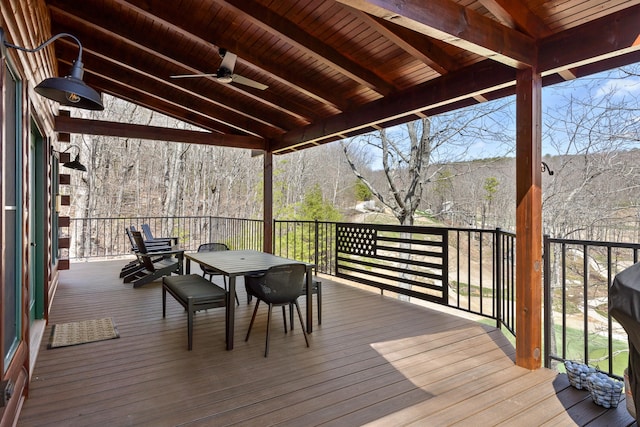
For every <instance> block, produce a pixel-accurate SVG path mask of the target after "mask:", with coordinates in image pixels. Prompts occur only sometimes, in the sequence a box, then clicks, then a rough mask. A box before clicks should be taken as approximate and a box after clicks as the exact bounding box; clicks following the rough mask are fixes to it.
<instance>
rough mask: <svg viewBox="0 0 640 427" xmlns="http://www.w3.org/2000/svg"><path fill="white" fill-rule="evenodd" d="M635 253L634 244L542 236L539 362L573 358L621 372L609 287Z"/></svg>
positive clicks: (621, 343)
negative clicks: (542, 358) (541, 344)
mask: <svg viewBox="0 0 640 427" xmlns="http://www.w3.org/2000/svg"><path fill="white" fill-rule="evenodd" d="M639 252H640V244H633V243H613V242H599V241H590V240H568V239H553V238H550V237H549V236H545V237H544V254H545V256H544V271H545V275H544V354H545V366H547V367H550V368H553V367H555V365H556V364H557V363H558V362H562V361H564V360H573V361H576V360H577V361H581V362H584V363H587V364H589V365H591V366H594V367H597V368H598V369H599V370H600V371H603V372H606V373H608V374H609V375H613V376H616V377H618V378H620V377H621V376H622V375H623V371H624V368H625V367H626V366H627V362H628V351H629V349H628V341H627V335H626V333H625V331H624V329H623V328H622V327H621V326H620V325H619V324H618V323H617V322H616V321H615V319H612V317H611V316H610V315H609V310H608V302H609V298H608V297H609V288H610V286H611V284H612V282H613V278H614V277H615V275H616V274H617V273H619V272H620V271H622V270H624V269H625V268H627V267H629V266H631V265H633V264H635V263H636V262H638V254H639Z"/></svg>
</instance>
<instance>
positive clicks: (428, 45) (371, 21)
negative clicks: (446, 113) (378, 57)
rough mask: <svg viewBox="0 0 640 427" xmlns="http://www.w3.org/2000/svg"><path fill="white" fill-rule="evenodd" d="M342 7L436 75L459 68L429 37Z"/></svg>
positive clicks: (356, 10) (350, 8)
mask: <svg viewBox="0 0 640 427" xmlns="http://www.w3.org/2000/svg"><path fill="white" fill-rule="evenodd" d="M343 7H344V8H346V9H347V10H349V13H351V14H352V15H354V16H356V17H358V19H360V20H362V21H364V22H366V23H367V25H368V26H370V27H372V28H373V29H374V30H376V31H377V32H378V33H380V34H382V35H383V36H385V37H386V38H388V39H389V40H391V41H392V42H394V43H395V44H396V45H397V46H398V47H400V48H401V49H403V50H404V51H405V52H407V53H408V54H409V55H411V56H413V57H414V58H416V59H418V60H419V61H422V62H423V63H424V64H426V65H428V66H429V67H431V68H432V69H433V70H435V71H436V72H437V73H438V74H441V75H442V74H447V73H448V72H449V71H453V70H456V69H458V68H460V65H459V64H458V63H457V62H456V61H454V60H453V58H451V57H450V56H449V55H448V54H447V53H446V52H445V51H444V50H443V49H441V48H440V47H439V46H438V45H436V44H435V43H434V42H433V41H432V39H430V38H429V37H427V36H425V35H423V34H420V33H416V32H415V31H412V30H409V29H408V28H405V27H402V26H400V25H396V24H394V23H393V22H390V21H387V20H384V19H380V18H377V17H374V16H371V15H369V14H367V13H364V12H362V11H361V10H358V9H354V8H352V7H349V6H347V5H343Z"/></svg>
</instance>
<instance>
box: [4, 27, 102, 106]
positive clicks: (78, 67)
mask: <svg viewBox="0 0 640 427" xmlns="http://www.w3.org/2000/svg"><path fill="white" fill-rule="evenodd" d="M60 37H69V38H71V39H73V40H74V41H75V42H76V43H77V44H78V47H79V50H78V58H77V59H76V60H75V61H74V62H73V65H72V67H71V72H70V73H69V75H68V76H67V77H49V78H48V79H45V80H43V81H42V82H40V84H39V85H38V86H36V88H35V91H36V92H37V93H38V94H40V95H42V96H44V97H45V98H49V99H52V100H54V101H56V102H59V103H60V104H61V105H66V106H69V107H76V108H83V109H85V110H104V106H103V105H102V98H100V95H99V94H98V92H96V91H95V90H93V89H92V88H90V87H89V86H87V85H86V84H85V82H83V81H82V76H83V75H84V70H83V69H82V44H81V43H80V40H78V39H77V38H76V37H75V36H74V35H72V34H68V33H60V34H57V35H55V36H53V37H51V38H50V39H49V40H47V41H45V42H44V43H42V44H41V45H40V46H38V47H36V48H33V49H27V48H24V47H21V46H16V45H14V44H11V43H9V42H8V41H7V40H6V39H5V37H4V30H3V29H2V28H0V40H1V41H2V49H4V48H11V49H17V50H21V51H23V52H29V53H33V52H37V51H39V50H40V49H43V48H44V47H46V46H47V45H49V44H50V43H52V42H53V41H55V40H57V39H59V38H60Z"/></svg>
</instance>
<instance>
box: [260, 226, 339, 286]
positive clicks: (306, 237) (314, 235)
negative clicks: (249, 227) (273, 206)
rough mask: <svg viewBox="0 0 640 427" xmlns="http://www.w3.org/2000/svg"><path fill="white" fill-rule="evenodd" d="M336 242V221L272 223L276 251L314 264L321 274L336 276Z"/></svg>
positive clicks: (278, 253)
mask: <svg viewBox="0 0 640 427" xmlns="http://www.w3.org/2000/svg"><path fill="white" fill-rule="evenodd" d="M335 242H336V223H335V222H326V221H279V220H275V221H274V222H273V253H274V254H275V255H278V256H282V257H285V258H291V259H297V260H299V261H304V262H311V263H314V264H315V265H316V271H317V272H318V273H323V274H329V275H332V276H335V275H336V261H335Z"/></svg>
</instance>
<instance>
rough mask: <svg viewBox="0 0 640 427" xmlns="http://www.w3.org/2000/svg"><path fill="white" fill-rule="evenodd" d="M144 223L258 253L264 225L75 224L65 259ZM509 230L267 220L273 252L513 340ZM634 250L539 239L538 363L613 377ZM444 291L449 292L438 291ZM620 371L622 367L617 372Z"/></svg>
mask: <svg viewBox="0 0 640 427" xmlns="http://www.w3.org/2000/svg"><path fill="white" fill-rule="evenodd" d="M144 223H148V224H149V225H150V227H151V229H152V230H153V231H154V233H155V234H156V236H157V237H173V236H175V237H178V239H179V243H180V246H181V247H183V248H185V249H186V250H196V249H197V247H198V246H199V245H200V244H201V243H206V242H214V241H215V242H223V243H226V244H227V245H228V246H229V247H231V248H232V249H254V250H262V247H263V246H262V245H263V240H264V239H263V230H264V228H263V222H262V221H261V220H248V219H238V218H221V217H171V218H167V217H129V218H74V219H72V220H71V226H70V237H71V243H72V246H71V248H70V257H71V258H73V259H78V258H91V257H115V256H122V255H128V254H130V253H131V245H130V243H129V241H128V239H127V237H126V236H125V232H124V229H125V227H127V226H130V225H135V226H141V225H142V224H144ZM515 239H516V236H515V234H513V233H508V232H504V231H502V230H500V229H496V230H477V229H463V228H434V227H401V226H394V225H371V224H349V223H334V222H323V221H280V220H276V221H274V232H273V250H274V254H276V255H280V256H283V257H287V258H292V259H297V260H300V261H306V262H313V263H314V264H316V266H317V271H318V272H320V273H324V274H328V275H333V276H340V277H345V278H348V279H350V280H354V281H356V282H359V283H362V284H365V285H368V286H372V287H375V288H379V289H380V291H381V292H383V291H385V290H386V291H392V292H394V293H397V294H398V295H401V296H403V297H406V298H407V299H408V298H416V299H422V300H427V301H432V302H436V303H440V304H443V305H447V306H449V307H454V308H456V309H459V310H463V311H465V312H469V313H473V314H476V315H480V316H484V317H487V318H490V319H493V320H495V321H496V325H497V326H498V327H503V328H505V329H506V330H508V331H509V332H510V333H511V334H513V335H515V300H516V295H515ZM639 253H640V243H639V244H629V243H611V242H600V241H588V240H567V239H552V238H550V237H548V236H545V237H544V329H543V331H544V361H545V366H547V367H551V368H553V367H554V365H556V364H557V363H558V362H559V361H564V360H580V361H583V362H587V363H589V364H591V365H593V366H597V367H598V368H599V369H600V370H601V371H603V372H607V373H609V374H611V375H614V376H620V375H621V374H622V369H623V367H624V366H626V358H627V356H628V355H627V352H628V345H627V341H626V339H627V338H626V333H625V332H624V330H623V329H622V327H621V326H620V325H619V324H618V323H617V322H615V320H613V319H612V318H611V316H609V314H608V289H609V286H610V285H611V283H612V281H613V277H614V276H615V275H616V274H617V273H618V272H620V271H621V270H623V269H624V268H626V267H628V266H630V265H632V264H634V263H636V262H637V261H638V257H639ZM445 284H446V286H445ZM621 367H622V368H621Z"/></svg>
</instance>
